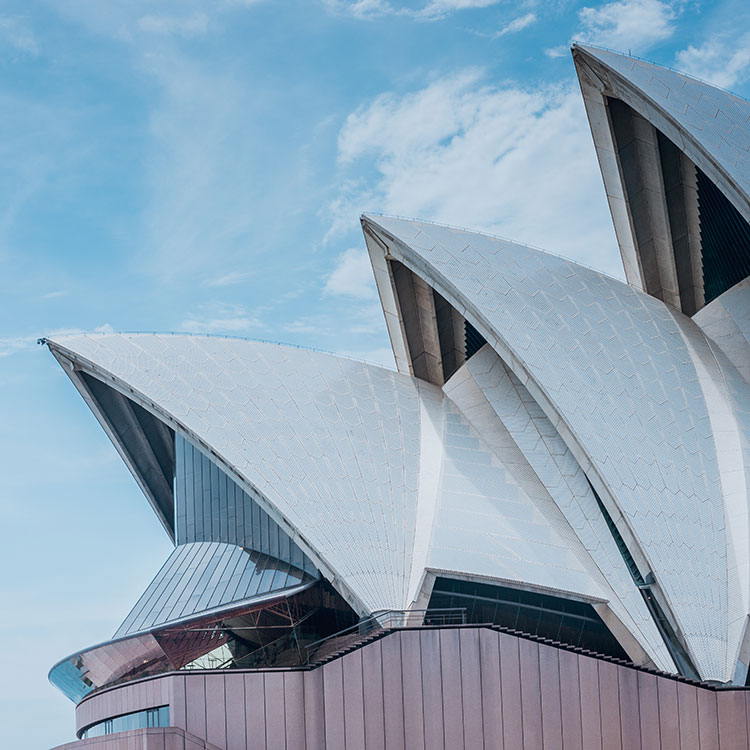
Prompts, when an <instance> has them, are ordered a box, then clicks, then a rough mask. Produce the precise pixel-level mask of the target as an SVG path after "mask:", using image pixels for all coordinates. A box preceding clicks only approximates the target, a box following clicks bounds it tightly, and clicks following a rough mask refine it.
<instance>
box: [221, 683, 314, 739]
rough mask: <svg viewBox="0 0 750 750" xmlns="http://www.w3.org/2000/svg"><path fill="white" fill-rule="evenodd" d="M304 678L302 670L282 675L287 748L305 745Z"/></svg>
mask: <svg viewBox="0 0 750 750" xmlns="http://www.w3.org/2000/svg"><path fill="white" fill-rule="evenodd" d="M304 680H305V674H304V672H287V673H286V674H285V675H284V721H285V725H286V746H287V749H288V750H295V749H296V748H304V747H305V689H304ZM227 750H228V749H227Z"/></svg>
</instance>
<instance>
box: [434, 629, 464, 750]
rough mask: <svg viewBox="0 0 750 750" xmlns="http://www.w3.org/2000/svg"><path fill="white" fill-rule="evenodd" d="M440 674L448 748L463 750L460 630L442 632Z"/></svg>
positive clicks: (446, 744)
mask: <svg viewBox="0 0 750 750" xmlns="http://www.w3.org/2000/svg"><path fill="white" fill-rule="evenodd" d="M439 633H440V672H441V678H442V688H443V691H442V692H443V732H444V737H445V746H446V748H451V750H463V747H464V723H463V706H462V702H461V691H462V686H461V647H460V642H459V638H458V636H459V631H458V630H441V631H439Z"/></svg>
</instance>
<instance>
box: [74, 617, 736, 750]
mask: <svg viewBox="0 0 750 750" xmlns="http://www.w3.org/2000/svg"><path fill="white" fill-rule="evenodd" d="M160 705H168V706H169V709H170V721H171V723H172V724H173V725H174V726H175V727H177V728H179V729H182V730H183V731H184V732H186V733H187V734H186V737H187V736H192V737H195V738H200V739H201V740H203V741H205V742H207V743H210V745H208V746H207V747H210V746H215V747H216V748H219V749H220V750H256V749H257V750H277V749H280V748H288V749H291V748H295V750H296V749H297V748H299V749H300V750H338V749H339V748H340V749H341V750H416V749H419V750H485V749H486V748H493V749H494V748H505V749H506V750H541V749H542V748H544V750H552V749H553V748H560V749H561V750H570V749H575V748H586V750H599V749H601V748H617V749H618V750H631V749H638V748H640V749H642V750H657V749H659V748H663V749H664V750H667V749H670V750H671V749H673V748H694V749H695V750H719V748H721V749H722V750H723V749H724V748H747V747H749V746H750V742H749V741H748V717H749V716H750V691H748V690H746V689H742V688H738V689H731V690H730V689H727V690H723V689H722V690H717V689H713V688H712V687H710V686H707V685H706V686H703V685H700V684H696V683H690V682H687V681H683V680H679V679H673V678H670V677H669V676H667V675H661V674H655V673H652V672H649V671H646V670H643V669H638V668H635V667H629V666H625V665H622V664H617V663H613V662H612V661H608V660H604V659H600V658H594V657H592V656H587V655H585V654H583V653H578V652H575V651H571V650H566V649H562V648H557V647H554V646H551V645H547V644H545V643H541V642H539V641H536V640H531V639H528V638H523V637H517V636H514V635H511V634H508V633H504V632H498V631H497V630H494V629H492V628H489V627H473V626H467V627H458V628H457V627H453V628H434V629H433V628H420V629H417V628H415V629H405V630H396V631H393V632H391V633H390V634H388V635H385V636H384V637H382V638H380V639H379V640H376V641H373V642H371V643H369V644H367V645H365V646H363V647H361V648H359V649H356V650H354V651H351V652H349V653H347V654H345V655H343V656H341V657H339V658H337V659H335V660H333V661H330V662H328V663H326V664H325V665H323V666H320V667H317V668H315V669H311V670H296V671H295V670H268V671H228V670H222V671H218V670H217V671H213V672H177V673H172V674H169V675H163V676H161V677H156V678H152V679H146V680H142V681H140V682H136V683H129V684H126V685H122V686H118V687H114V688H110V689H108V690H103V691H98V692H97V693H95V694H93V695H91V696H90V697H88V698H86V699H84V700H83V701H82V702H81V703H80V704H79V706H78V709H77V722H78V727H79V729H83V728H85V727H86V726H90V725H91V724H93V723H96V722H98V721H102V720H104V719H106V718H110V717H112V716H116V715H119V714H124V713H129V712H131V711H139V710H143V709H145V708H151V707H156V706H160ZM143 731H168V730H143ZM123 734H129V733H123ZM115 736H116V735H110V737H115ZM106 739H107V738H106V737H103V738H97V741H98V742H100V743H102V742H104V741H105V740H106ZM85 742H90V741H85ZM63 747H64V748H65V750H77V748H84V747H92V748H97V750H98V749H99V748H100V747H101V748H106V750H115V749H116V750H119V748H120V747H123V748H124V747H127V748H128V750H130V747H131V746H130V745H127V746H126V745H112V746H110V745H104V744H99V745H96V744H94V745H86V744H84V742H81V743H73V744H71V745H65V746H63ZM133 747H135V746H133ZM137 747H138V748H140V747H141V745H138V746H137ZM144 747H146V746H144ZM147 747H148V749H149V750H150V748H151V746H150V745H149V746H147ZM154 747H158V748H159V750H161V746H160V745H159V746H156V745H155V746H154ZM171 747H172V746H171V745H170V746H169V748H171ZM180 747H181V746H180ZM186 747H188V746H187V745H186ZM165 750H166V748H165Z"/></svg>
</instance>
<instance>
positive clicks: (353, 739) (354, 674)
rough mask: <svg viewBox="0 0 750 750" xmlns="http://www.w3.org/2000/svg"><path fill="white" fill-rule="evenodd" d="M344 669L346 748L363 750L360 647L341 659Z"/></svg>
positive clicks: (363, 719) (362, 689) (363, 712)
mask: <svg viewBox="0 0 750 750" xmlns="http://www.w3.org/2000/svg"><path fill="white" fill-rule="evenodd" d="M341 662H342V666H343V670H344V717H345V719H346V727H345V735H346V750H365V699H364V685H363V682H362V649H361V648H359V649H357V650H355V651H352V652H351V653H349V654H347V655H346V656H344V657H343V658H342V659H341Z"/></svg>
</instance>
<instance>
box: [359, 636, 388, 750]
mask: <svg viewBox="0 0 750 750" xmlns="http://www.w3.org/2000/svg"><path fill="white" fill-rule="evenodd" d="M362 680H363V682H364V691H365V741H366V744H367V750H385V710H384V708H383V654H382V651H381V642H380V641H375V642H374V643H371V644H369V645H368V646H365V647H364V648H363V649H362Z"/></svg>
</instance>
